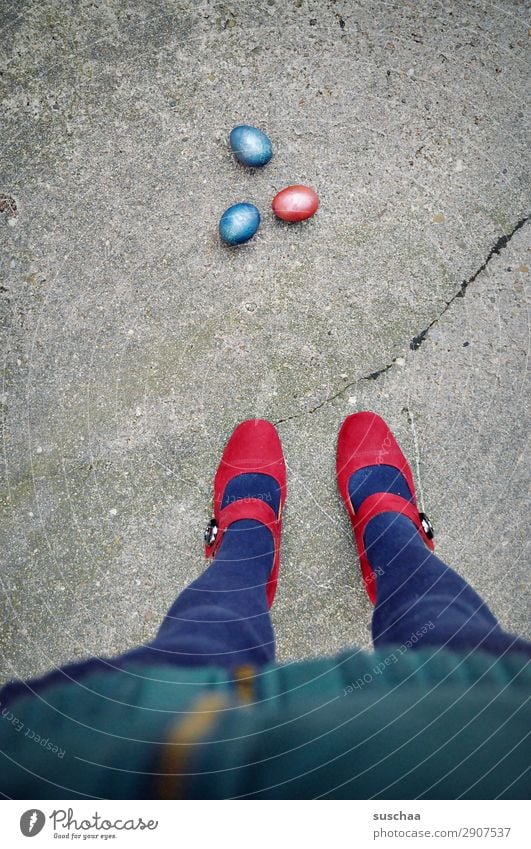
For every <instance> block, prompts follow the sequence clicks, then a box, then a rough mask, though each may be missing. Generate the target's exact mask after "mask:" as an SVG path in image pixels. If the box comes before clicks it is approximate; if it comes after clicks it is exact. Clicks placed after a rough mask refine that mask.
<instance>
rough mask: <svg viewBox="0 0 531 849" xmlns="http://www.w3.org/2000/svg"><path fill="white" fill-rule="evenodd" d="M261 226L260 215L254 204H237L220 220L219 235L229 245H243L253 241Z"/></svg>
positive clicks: (226, 211)
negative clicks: (250, 240)
mask: <svg viewBox="0 0 531 849" xmlns="http://www.w3.org/2000/svg"><path fill="white" fill-rule="evenodd" d="M259 226H260V213H259V212H258V210H257V208H256V206H254V204H252V203H235V204H234V206H229V208H228V209H226V210H225V212H224V213H223V215H222V216H221V218H220V220H219V235H220V236H221V238H222V239H223V241H224V242H226V243H227V245H241V244H242V243H243V242H247V241H248V240H249V239H252V237H253V236H254V234H255V233H256V231H257V230H258V227H259Z"/></svg>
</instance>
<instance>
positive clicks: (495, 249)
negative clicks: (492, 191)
mask: <svg viewBox="0 0 531 849" xmlns="http://www.w3.org/2000/svg"><path fill="white" fill-rule="evenodd" d="M529 218H530V216H526V217H525V218H521V219H520V220H519V221H518V222H517V223H516V224H515V226H514V227H513V229H512V230H511V232H510V233H507V234H506V235H503V236H500V237H499V238H498V239H497V240H496V242H495V243H494V245H493V246H492V247H491V249H490V251H489V252H488V254H487V257H486V259H485V260H484V261H483V262H482V264H481V265H480V266H479V268H477V269H476V271H475V272H474V273H473V274H472V275H471V276H470V277H469V278H468V279H467V280H463V282H462V283H461V286H460V287H459V289H458V291H457V292H456V293H455V295H453V296H452V297H451V298H450V300H449V301H446V304H445V306H444V309H443V310H441V312H440V313H439V314H438V315H437V316H435V318H434V319H432V321H430V323H429V324H428V325H426V327H425V328H424V330H421V331H420V333H418V334H417V335H416V336H414V337H413V338H412V339H411V341H410V343H409V348H410V350H411V351H418V349H419V348H420V346H421V345H422V343H423V342H424V341H425V340H426V337H427V336H428V333H429V332H430V330H431V328H432V327H433V326H434V325H435V324H437V323H438V322H439V321H440V320H441V318H442V317H443V316H444V315H445V314H446V313H447V312H448V310H449V309H450V307H451V306H452V304H453V303H454V301H456V300H457V298H464V297H465V293H466V290H467V289H468V287H469V286H470V284H471V283H473V282H474V280H476V279H477V278H478V277H479V275H480V274H482V273H483V272H484V271H485V269H486V268H487V266H488V264H489V262H490V261H491V259H492V258H493V256H495V255H497V254H500V253H501V251H502V250H504V248H506V247H507V245H508V244H509V242H510V241H511V239H512V238H513V236H514V234H515V233H517V232H518V230H520V229H521V228H522V227H523V226H524V225H525V224H527V222H528V221H529ZM399 357H400V354H397V355H396V357H393V359H392V360H391V362H390V363H386V364H385V365H384V366H382V367H381V368H379V369H376V371H372V372H370V373H369V374H365V375H362V377H357V378H356V380H352V381H351V382H350V383H346V384H345V385H344V386H342V387H341V389H338V391H337V392H334V394H333V395H328V396H327V397H326V398H325V399H324V400H323V401H320V403H319V404H316V405H315V407H312V408H311V409H310V410H301V412H299V413H293V415H292V416H286V418H284V419H279V420H278V421H276V422H274V424H275V425H276V426H278V425H281V424H284V423H285V422H291V421H293V419H300V418H301V417H302V416H307V415H311V414H312V413H316V412H317V410H320V409H321V408H322V407H324V406H325V405H326V404H329V403H330V402H331V401H335V400H336V398H339V397H340V396H341V395H343V393H344V392H346V391H347V389H352V387H353V386H357V384H358V383H362V382H363V381H366V380H378V378H379V377H380V376H381V375H382V374H385V373H386V372H387V371H389V369H390V368H392V367H393V366H394V364H395V363H396V361H397V359H399Z"/></svg>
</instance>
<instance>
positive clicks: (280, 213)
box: [271, 186, 319, 221]
mask: <svg viewBox="0 0 531 849" xmlns="http://www.w3.org/2000/svg"><path fill="white" fill-rule="evenodd" d="M271 206H272V207H273V212H274V213H275V215H276V216H277V218H282V220H283V221H304V219H305V218H311V216H312V215H314V213H316V212H317V208H318V206H319V197H318V195H317V193H316V192H314V190H313V189H310V187H309V186H287V187H286V188H285V189H282V191H280V192H279V193H278V195H275V197H274V198H273V203H272V204H271Z"/></svg>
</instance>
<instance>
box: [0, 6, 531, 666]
mask: <svg viewBox="0 0 531 849" xmlns="http://www.w3.org/2000/svg"><path fill="white" fill-rule="evenodd" d="M1 5H2V12H3V15H2V17H3V24H2V35H3V51H2V59H1V62H0V65H1V67H0V70H1V72H2V76H1V77H0V86H1V89H2V94H3V105H2V122H1V132H2V149H1V152H0V161H1V165H0V172H1V177H0V193H2V194H1V196H0V209H1V210H2V212H1V214H0V239H1V243H2V257H1V274H2V280H1V284H0V285H1V290H0V295H1V306H2V322H3V324H2V327H3V332H4V351H5V357H4V360H3V372H2V375H3V384H2V387H1V396H2V397H1V401H2V406H1V408H0V409H1V411H2V421H3V475H4V478H3V501H2V503H3V519H2V535H3V539H2V545H1V549H0V550H1V552H2V555H1V556H2V564H3V565H2V568H1V572H0V579H1V589H2V594H1V597H2V628H1V656H2V677H3V678H4V679H5V678H8V677H11V676H13V675H20V676H28V675H34V674H38V673H42V672H44V671H45V670H47V669H49V668H50V667H52V666H53V665H57V664H61V663H64V662H66V661H68V660H72V659H75V658H79V657H82V656H86V655H88V654H91V653H112V652H117V651H121V650H123V649H126V648H128V647H132V646H134V645H135V644H137V643H138V642H140V641H145V640H147V639H149V638H150V637H152V635H153V634H154V632H155V629H156V627H157V623H158V622H159V621H160V619H161V617H162V615H163V613H164V611H165V610H166V608H167V607H168V605H169V604H170V602H171V601H172V600H173V598H174V596H175V594H176V593H177V592H178V591H179V590H180V589H181V588H182V587H184V586H185V585H186V584H187V583H188V582H189V581H190V579H192V578H194V577H196V576H197V575H198V574H199V573H200V572H201V570H202V569H203V564H204V561H203V555H202V530H203V527H204V524H205V522H206V519H207V517H208V515H209V500H210V495H211V483H212V476H213V473H214V470H215V468H216V465H217V463H218V460H219V456H220V453H221V451H222V448H223V445H224V443H225V441H226V439H227V438H228V436H229V434H230V432H231V430H232V428H233V427H234V426H235V424H236V423H237V422H238V421H240V420H241V419H243V418H246V417H249V416H264V417H267V418H270V419H271V420H273V421H275V422H279V431H280V434H281V437H282V440H283V443H284V448H285V453H286V458H287V462H288V465H289V471H290V479H289V482H290V493H289V501H288V505H287V510H286V521H285V534H284V548H283V563H282V576H281V580H280V586H279V594H278V596H277V599H278V600H277V602H276V604H275V608H274V622H275V626H276V630H277V636H278V653H279V657H280V658H282V659H287V658H299V657H303V656H305V655H309V654H315V653H324V652H330V651H333V650H336V649H339V648H340V647H342V646H345V645H348V644H351V643H357V644H359V645H361V646H364V647H368V646H369V645H370V634H369V621H370V606H369V603H368V601H367V599H366V597H365V594H364V591H363V589H362V586H361V582H360V578H359V573H358V565H357V559H356V555H355V550H354V547H353V544H352V541H351V534H350V527H349V524H348V520H347V518H346V516H345V514H344V513H343V510H342V507H341V503H340V500H339V497H338V495H337V493H336V488H335V479H334V451H335V439H336V434H337V430H338V427H339V425H340V423H341V421H342V418H343V417H344V416H345V415H346V414H347V413H350V412H352V411H354V410H359V409H367V408H368V409H373V410H376V411H377V412H379V413H380V414H382V415H383V416H384V417H386V418H387V420H388V421H389V423H390V424H391V426H392V428H393V429H394V431H395V433H396V435H397V437H398V438H399V440H400V442H401V444H402V445H403V447H404V449H405V450H406V452H407V454H408V456H409V458H410V460H411V463H412V466H413V467H414V470H415V473H416V476H417V481H418V483H419V489H420V492H421V494H422V497H423V500H424V503H425V506H426V510H427V512H428V513H429V514H430V515H431V517H432V519H433V520H434V522H435V525H436V529H437V544H438V551H439V552H440V554H441V555H442V557H443V558H446V559H447V560H448V561H449V562H450V563H451V564H452V565H454V566H455V567H456V568H457V569H458V570H459V571H460V572H461V573H462V574H463V575H464V576H465V577H466V578H467V579H468V580H469V581H471V582H472V584H473V585H474V587H475V588H476V589H477V590H478V591H479V592H480V593H482V594H483V595H484V596H485V598H486V600H487V601H488V602H489V603H490V604H491V606H492V608H493V610H494V611H495V613H496V614H497V615H498V616H499V618H500V620H501V622H502V623H503V625H504V626H506V627H507V628H509V629H511V630H514V631H517V632H520V633H522V634H526V635H527V636H529V629H528V624H527V617H526V597H525V592H526V543H527V542H528V535H527V524H528V521H527V516H528V512H527V511H528V508H527V502H526V487H527V480H528V477H527V469H526V459H527V455H526V446H527V441H526V440H527V427H526V419H525V416H526V404H525V399H526V366H527V355H528V347H529V327H528V313H527V306H526V299H525V295H526V284H527V281H528V278H529V274H528V268H529V254H528V234H529V227H528V225H527V224H526V223H525V219H526V216H527V208H528V187H529V182H528V176H527V174H526V163H527V160H528V152H527V150H526V136H525V123H524V103H525V82H526V70H527V67H528V66H527V63H526V57H525V49H526V45H527V41H528V35H529V33H528V27H527V21H526V18H525V6H524V4H523V3H521V2H517V0H512V1H511V2H508V0H501V2H498V3H496V4H493V3H488V2H467V3H457V2H428V0H421V2H417V0H415V2H403V0H401V2H400V3H392V2H391V3H384V2H378V1H377V0H362V2H356V3H354V2H352V3H350V2H339V0H338V2H333V0H329V2H325V0H294V2H281V0H269V2H266V0H258V2H252V3H251V2H249V3H239V4H231V3H222V2H219V3H218V2H193V3H192V2H181V3H177V2H174V0H163V2H157V3H155V2H147V0H132V2H130V3H128V4H125V3H123V2H121V0H103V1H102V2H98V3H89V2H85V0H79V2H72V3H68V4H66V3H64V2H62V0H42V1H41V0H39V2H37V0H25V1H24V0H22V2H21V0H17V2H7V0H3V2H2V4H1ZM240 122H249V123H254V124H256V125H258V126H260V127H262V128H263V129H264V130H266V131H267V132H268V133H269V135H270V137H271V139H272V142H273V145H274V157H273V159H272V161H271V162H270V164H269V165H268V166H267V167H266V168H265V169H263V170H262V171H258V172H253V171H248V170H245V169H244V168H242V167H241V166H239V165H238V164H237V163H235V161H234V160H233V159H232V157H231V155H230V153H229V151H228V147H227V135H228V132H229V131H230V129H231V127H232V126H234V125H235V124H236V123H240ZM292 182H303V183H308V184H310V185H312V186H314V187H315V188H316V189H317V191H318V192H319V194H320V197H321V208H320V210H319V212H318V214H317V215H316V216H315V218H314V219H312V220H311V221H308V222H306V223H304V224H302V225H297V226H289V225H285V224H282V223H280V222H276V221H275V220H273V218H272V215H271V213H270V202H271V199H272V197H273V195H274V194H275V193H276V191H278V190H279V189H280V188H282V187H283V186H285V185H287V184H289V183H292ZM239 200H249V201H252V202H254V203H256V204H257V205H258V206H259V208H260V209H261V210H262V213H263V221H262V227H261V230H260V231H259V234H258V236H257V237H256V238H255V239H254V240H253V241H252V242H250V243H248V244H247V245H246V246H244V247H242V248H240V249H237V250H231V249H228V248H225V247H223V246H222V245H220V243H219V241H218V238H217V220H218V218H219V216H220V214H221V212H222V211H223V210H224V208H225V207H227V206H228V205H230V204H231V203H234V202H236V201H239ZM461 296H463V297H461Z"/></svg>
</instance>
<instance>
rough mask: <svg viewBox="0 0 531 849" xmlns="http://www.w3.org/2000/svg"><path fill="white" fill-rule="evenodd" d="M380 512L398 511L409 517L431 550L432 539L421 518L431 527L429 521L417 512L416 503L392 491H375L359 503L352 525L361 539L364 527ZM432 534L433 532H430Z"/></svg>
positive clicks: (432, 546) (432, 545)
mask: <svg viewBox="0 0 531 849" xmlns="http://www.w3.org/2000/svg"><path fill="white" fill-rule="evenodd" d="M380 513H400V514H401V515H402V516H406V517H407V518H408V519H411V521H412V522H413V524H414V525H415V527H416V528H417V530H418V531H419V533H420V535H421V536H422V539H423V541H424V542H425V543H426V545H427V546H428V547H429V548H431V549H432V550H433V548H434V544H433V539H432V538H430V537H429V536H428V534H427V533H426V530H425V528H424V525H423V520H424V521H426V522H427V523H428V525H429V526H430V528H431V523H430V522H429V520H428V519H427V517H426V516H424V514H423V513H420V512H419V509H418V507H417V505H416V504H414V503H413V502H411V501H408V500H407V499H406V498H402V497H401V496H400V495H395V494H394V493H392V492H375V493H373V494H372V495H369V496H368V497H367V498H366V499H365V500H364V501H363V502H362V503H361V505H360V507H359V509H358V510H357V511H356V512H355V513H354V517H353V525H354V530H355V532H356V534H357V535H359V536H360V538H361V539H363V533H364V531H365V528H366V527H367V525H368V523H369V522H370V521H371V519H374V517H375V516H378V515H379V514H380ZM432 536H433V533H432Z"/></svg>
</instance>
